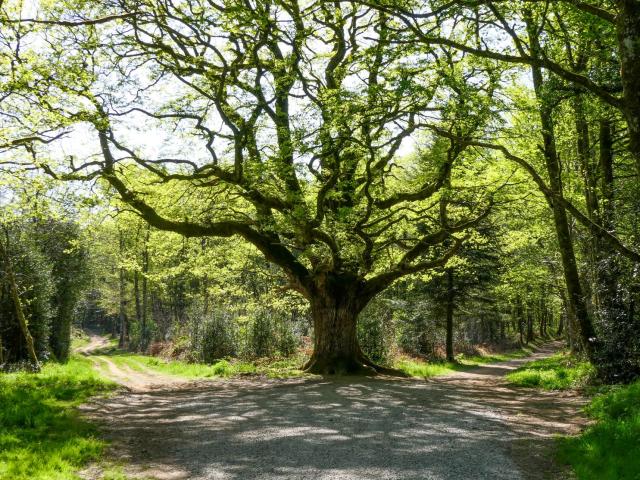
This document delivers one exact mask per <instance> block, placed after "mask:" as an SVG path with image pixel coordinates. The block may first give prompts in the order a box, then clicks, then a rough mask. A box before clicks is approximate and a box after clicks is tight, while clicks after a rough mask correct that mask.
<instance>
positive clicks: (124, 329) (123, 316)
mask: <svg viewBox="0 0 640 480" xmlns="http://www.w3.org/2000/svg"><path fill="white" fill-rule="evenodd" d="M119 240H120V257H121V258H122V256H123V255H124V235H123V234H122V232H120V238H119ZM125 273H126V272H125V269H124V267H120V272H119V287H120V288H119V300H120V305H119V310H118V319H119V320H120V339H119V341H118V346H119V347H120V348H127V347H128V346H129V322H128V320H127V312H126V307H127V300H126V297H125V295H126V289H125V287H126V283H125V282H126V276H125Z"/></svg>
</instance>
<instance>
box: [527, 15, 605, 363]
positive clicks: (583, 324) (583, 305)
mask: <svg viewBox="0 0 640 480" xmlns="http://www.w3.org/2000/svg"><path fill="white" fill-rule="evenodd" d="M527 28H528V32H529V40H530V43H531V48H532V52H533V54H534V56H536V57H540V56H541V51H542V50H541V48H540V43H539V38H538V33H537V28H536V26H535V25H533V24H532V22H531V21H530V19H529V21H527ZM531 73H532V77H533V85H534V90H535V93H536V98H537V99H538V103H539V113H540V122H541V126H542V138H543V143H544V145H543V152H544V158H545V164H546V167H547V173H548V175H549V186H550V188H551V190H552V191H553V194H554V195H555V196H557V197H559V198H562V196H563V186H562V173H561V171H562V170H561V167H560V161H559V159H558V154H557V150H556V141H555V134H554V127H553V118H552V105H551V104H550V102H549V101H548V98H547V95H548V92H546V91H545V85H544V80H543V76H542V69H541V68H540V67H538V66H532V67H531ZM551 208H552V211H553V220H554V224H555V229H556V235H557V237H558V246H559V247H560V257H561V259H562V267H563V271H564V278H565V283H566V286H567V296H568V301H569V303H570V305H571V308H572V310H573V312H574V315H575V318H576V321H577V324H578V327H579V332H578V333H579V335H580V341H581V343H582V346H583V348H584V349H585V351H586V352H587V354H589V355H590V354H591V353H592V345H593V341H594V338H595V331H594V329H593V324H592V322H591V317H590V315H589V309H588V307H587V302H586V299H585V296H584V293H583V290H582V286H581V284H580V275H579V272H578V265H577V263H576V257H575V252H574V249H573V241H572V238H571V232H570V230H569V220H568V218H567V212H566V211H565V209H564V208H563V207H562V205H561V204H560V202H556V201H554V202H552V205H551Z"/></svg>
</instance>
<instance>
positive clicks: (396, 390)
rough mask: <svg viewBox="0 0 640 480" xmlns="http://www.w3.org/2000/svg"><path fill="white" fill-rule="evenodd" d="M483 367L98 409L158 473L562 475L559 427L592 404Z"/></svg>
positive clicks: (125, 449)
mask: <svg viewBox="0 0 640 480" xmlns="http://www.w3.org/2000/svg"><path fill="white" fill-rule="evenodd" d="M481 370H482V369H476V370H474V372H473V373H472V374H462V375H454V376H451V377H447V378H443V379H439V380H433V381H427V382H425V381H419V380H399V379H388V378H353V377H351V378H344V379H339V378H338V379H323V380H292V381H268V380H256V379H254V380H235V381H233V380H232V381H226V382H217V383H214V384H209V385H208V386H206V387H203V388H202V389H193V390H186V391H172V392H166V391H163V392H149V393H141V394H125V395H121V396H119V397H115V398H111V399H108V400H103V401H100V402H96V403H93V404H92V405H90V406H88V407H87V409H88V410H89V411H90V414H91V416H92V417H94V418H97V419H98V420H99V421H100V422H101V423H102V424H103V425H104V431H105V434H106V435H107V437H108V438H109V439H111V440H113V441H114V452H115V453H116V454H117V455H118V456H120V457H121V458H122V459H123V460H124V461H125V462H126V463H130V464H131V465H132V466H133V467H134V469H135V468H137V471H138V472H141V473H142V474H144V475H148V476H149V475H150V476H153V477H156V478H166V479H169V478H171V479H177V478H185V479H186V478H188V479H194V480H195V479H238V480H240V479H242V480H245V479H267V478H269V479H301V478H309V479H376V480H377V479H400V478H401V479H467V478H468V479H510V480H511V479H518V478H527V479H529V478H531V479H533V478H555V477H549V475H552V474H553V473H552V472H554V471H555V470H554V469H555V468H556V467H555V466H554V465H553V463H552V462H550V461H549V460H550V458H549V452H550V451H551V449H552V447H553V441H554V440H553V435H554V434H556V433H559V432H566V431H568V430H570V429H571V428H572V426H573V425H572V422H574V419H575V417H576V412H577V410H578V408H579V406H580V402H578V401H576V400H575V399H570V401H569V400H567V399H568V398H569V397H567V398H564V399H560V400H559V399H558V398H557V394H554V393H548V392H547V393H540V392H536V391H523V390H513V389H510V388H507V387H505V386H504V385H503V384H501V383H500V382H499V381H498V380H497V379H495V381H487V380H486V378H483V377H482V375H483V372H482V371H481ZM488 375H489V374H488Z"/></svg>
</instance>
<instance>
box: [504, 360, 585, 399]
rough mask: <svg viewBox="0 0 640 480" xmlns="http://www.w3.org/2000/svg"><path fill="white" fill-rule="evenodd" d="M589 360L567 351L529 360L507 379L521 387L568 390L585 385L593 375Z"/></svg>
mask: <svg viewBox="0 0 640 480" xmlns="http://www.w3.org/2000/svg"><path fill="white" fill-rule="evenodd" d="M593 373H594V368H593V367H592V366H591V364H590V363H589V362H586V361H582V360H579V359H576V358H575V357H573V356H572V355H570V354H569V353H567V352H562V353H557V354H556V355H553V356H552V357H549V358H545V359H542V360H536V361H534V362H529V363H527V364H525V365H523V366H522V367H520V368H518V369H517V370H515V371H514V372H512V373H509V374H508V375H507V377H506V378H507V381H508V382H509V383H511V384H512V385H516V386H519V387H535V388H542V389H545V390H566V389H569V388H577V387H583V386H585V385H586V384H587V383H588V382H589V380H590V379H591V378H592V377H593Z"/></svg>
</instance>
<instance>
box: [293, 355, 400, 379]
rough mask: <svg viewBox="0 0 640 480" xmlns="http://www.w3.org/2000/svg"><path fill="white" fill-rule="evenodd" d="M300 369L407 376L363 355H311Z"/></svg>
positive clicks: (321, 373)
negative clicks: (349, 356) (337, 356)
mask: <svg viewBox="0 0 640 480" xmlns="http://www.w3.org/2000/svg"><path fill="white" fill-rule="evenodd" d="M302 370H303V371H305V372H307V373H313V374H316V375H358V376H367V377H372V376H375V375H389V376H394V377H407V374H406V373H404V372H402V371H400V370H397V369H395V368H389V367H383V366H381V365H376V364H375V363H373V362H372V361H371V360H369V359H368V358H366V357H365V356H364V355H358V356H356V357H354V358H336V357H333V358H331V357H320V356H316V355H313V356H312V357H311V358H310V359H309V361H308V362H307V363H305V364H304V365H303V366H302Z"/></svg>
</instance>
